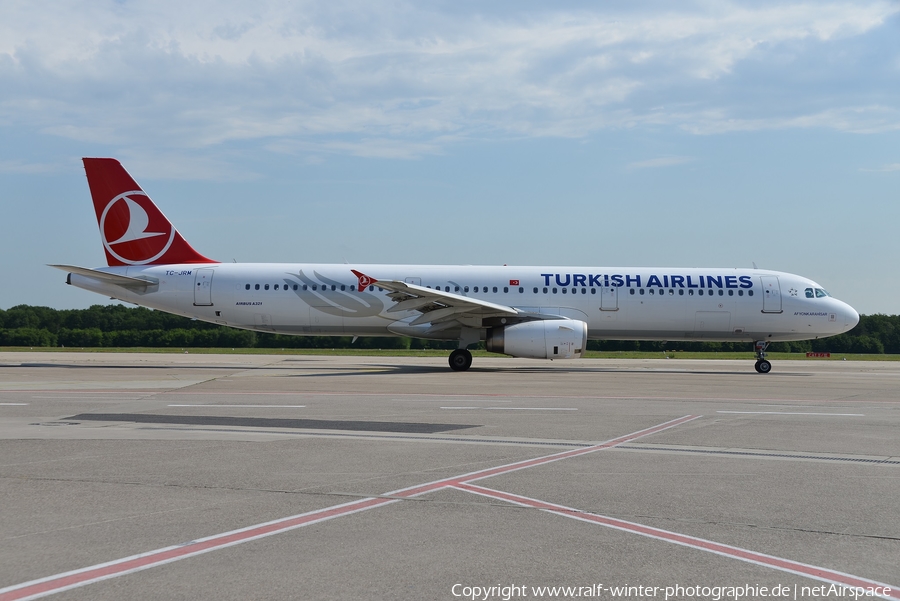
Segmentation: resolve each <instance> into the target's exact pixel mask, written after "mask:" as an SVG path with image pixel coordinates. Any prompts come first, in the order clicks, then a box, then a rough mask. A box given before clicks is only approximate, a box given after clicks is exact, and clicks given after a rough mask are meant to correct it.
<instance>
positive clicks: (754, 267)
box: [750, 261, 759, 269]
mask: <svg viewBox="0 0 900 601" xmlns="http://www.w3.org/2000/svg"><path fill="white" fill-rule="evenodd" d="M750 262H751V263H753V269H759V267H757V266H756V261H750Z"/></svg>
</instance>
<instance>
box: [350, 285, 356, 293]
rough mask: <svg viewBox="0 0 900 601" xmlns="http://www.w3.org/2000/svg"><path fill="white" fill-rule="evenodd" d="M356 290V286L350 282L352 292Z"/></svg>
mask: <svg viewBox="0 0 900 601" xmlns="http://www.w3.org/2000/svg"><path fill="white" fill-rule="evenodd" d="M355 291H356V286H354V285H353V284H350V292H355Z"/></svg>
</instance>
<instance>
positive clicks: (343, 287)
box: [332, 284, 347, 290]
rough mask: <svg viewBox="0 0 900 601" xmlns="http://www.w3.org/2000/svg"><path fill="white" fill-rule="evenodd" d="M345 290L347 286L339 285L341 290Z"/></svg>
mask: <svg viewBox="0 0 900 601" xmlns="http://www.w3.org/2000/svg"><path fill="white" fill-rule="evenodd" d="M346 289H347V286H346V285H344V284H341V290H346ZM332 290H334V288H332Z"/></svg>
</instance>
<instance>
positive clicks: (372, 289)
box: [369, 286, 380, 292]
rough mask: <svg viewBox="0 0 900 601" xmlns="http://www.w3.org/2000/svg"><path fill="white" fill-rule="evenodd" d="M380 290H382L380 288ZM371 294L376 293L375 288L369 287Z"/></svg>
mask: <svg viewBox="0 0 900 601" xmlns="http://www.w3.org/2000/svg"><path fill="white" fill-rule="evenodd" d="M379 290H380V288H379ZM369 292H375V286H369Z"/></svg>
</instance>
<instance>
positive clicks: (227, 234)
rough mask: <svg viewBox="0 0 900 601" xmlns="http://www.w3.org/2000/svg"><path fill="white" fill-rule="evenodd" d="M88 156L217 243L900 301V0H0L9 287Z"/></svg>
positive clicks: (45, 271)
mask: <svg viewBox="0 0 900 601" xmlns="http://www.w3.org/2000/svg"><path fill="white" fill-rule="evenodd" d="M82 156H112V157H116V158H119V159H120V160H121V161H122V162H123V164H124V165H125V166H126V168H127V169H128V170H129V171H130V172H131V174H132V175H133V176H134V177H135V179H137V181H138V182H139V183H141V184H142V186H143V187H144V189H145V190H146V191H147V192H148V193H149V194H150V196H151V197H152V198H153V199H154V200H155V201H156V202H157V204H159V205H160V207H161V208H162V209H163V211H165V213H166V214H167V215H168V216H169V217H170V218H171V219H172V220H173V221H174V222H175V224H176V226H177V227H178V228H179V230H180V231H181V232H182V234H183V235H184V236H185V237H186V238H187V239H188V240H189V241H190V242H191V243H192V244H193V245H194V246H195V247H196V248H197V249H198V250H200V251H201V252H202V253H204V254H206V255H207V256H211V257H214V258H217V259H221V260H231V259H232V258H234V259H237V260H238V261H297V262H302V261H310V262H344V261H349V262H356V263H371V262H385V263H462V264H502V263H509V264H532V265H542V264H543V265H594V266H604V265H617V266H649V265H655V266H684V267H695V266H717V267H718V266H721V267H749V266H751V264H752V262H756V264H757V265H759V266H760V267H764V268H769V269H778V270H782V271H788V272H792V273H800V274H803V275H805V276H808V277H811V278H813V279H815V280H817V281H818V282H819V283H820V284H822V285H823V286H825V287H826V288H827V289H829V291H830V292H832V294H834V295H835V296H837V297H839V298H841V299H843V300H846V301H847V302H849V303H851V304H852V305H853V306H854V307H856V308H857V309H858V310H859V311H860V312H862V313H875V312H881V313H891V314H896V313H900V300H898V299H900V277H898V275H900V274H898V271H900V270H898V268H897V260H898V259H897V257H898V256H900V237H898V235H897V230H898V227H897V224H898V223H900V202H898V201H900V5H898V4H897V3H896V2H893V3H891V2H833V3H823V2H814V3H791V2H772V3H766V2H748V3H738V2H715V3H711V2H683V3H670V2H645V3H632V2H613V3H586V2H555V3H543V2H541V3H538V2H528V1H524V2H523V1H517V2H491V3H481V2H466V1H456V2H430V3H426V2H419V3H414V2H402V1H392V2H376V3H372V2H354V1H348V2H341V1H334V0H332V1H329V2H320V1H308V2H288V1H283V2H277V1H265V0H261V1H258V2H254V3H247V2H236V1H234V2H231V1H227V0H226V1H222V0H217V1H215V2H209V1H206V0H197V1H195V2H190V3H185V2H174V1H168V0H156V1H153V2H150V1H143V0H141V1H129V0H123V1H119V2H102V1H99V2H93V1H92V2H79V1H73V2H67V3H57V2H46V1H41V0H28V1H24V0H22V1H20V0H5V1H4V2H3V3H2V4H0V203H2V207H3V217H2V219H0V253H2V256H3V261H2V263H0V278H2V280H0V281H2V282H3V284H2V285H0V308H8V307H10V306H12V305H16V304H19V303H28V304H36V305H48V306H52V307H58V308H76V307H86V306H89V305H90V304H94V303H97V302H105V299H103V298H102V297H98V296H96V295H92V294H90V293H88V292H85V291H81V290H76V289H73V288H72V287H67V286H65V285H64V284H63V278H64V277H65V276H64V274H62V273H61V272H57V271H56V270H53V269H50V268H47V267H45V266H44V265H45V264H47V263H73V264H78V265H86V266H97V265H100V264H102V262H103V252H102V247H101V244H100V240H99V236H98V234H97V225H96V221H95V219H94V216H93V212H92V209H91V204H90V198H89V194H88V189H87V185H86V182H85V179H84V175H83V171H82V169H81V163H80V160H79V159H80V157H82Z"/></svg>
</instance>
